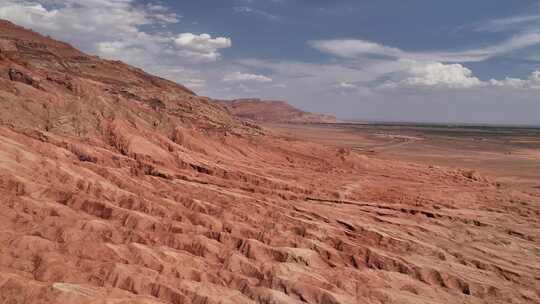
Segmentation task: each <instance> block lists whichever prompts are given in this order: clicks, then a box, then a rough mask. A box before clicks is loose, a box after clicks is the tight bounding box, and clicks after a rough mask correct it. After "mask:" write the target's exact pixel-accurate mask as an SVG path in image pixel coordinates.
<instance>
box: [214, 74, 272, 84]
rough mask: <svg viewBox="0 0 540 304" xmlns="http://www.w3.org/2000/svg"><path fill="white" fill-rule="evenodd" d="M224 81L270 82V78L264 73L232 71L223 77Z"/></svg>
mask: <svg viewBox="0 0 540 304" xmlns="http://www.w3.org/2000/svg"><path fill="white" fill-rule="evenodd" d="M223 81H224V82H238V83H240V82H259V83H263V82H272V78H270V77H266V76H264V75H258V74H249V73H242V72H234V73H231V74H228V75H225V77H223Z"/></svg>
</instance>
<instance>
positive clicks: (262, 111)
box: [219, 99, 337, 123]
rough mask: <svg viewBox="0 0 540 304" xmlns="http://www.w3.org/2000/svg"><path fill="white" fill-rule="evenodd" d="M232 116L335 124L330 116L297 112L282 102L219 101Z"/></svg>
mask: <svg viewBox="0 0 540 304" xmlns="http://www.w3.org/2000/svg"><path fill="white" fill-rule="evenodd" d="M219 103H220V104H221V105H223V106H224V107H226V108H227V109H228V110H229V111H230V112H231V113H232V114H233V115H236V116H238V117H240V118H245V119H251V120H255V121H260V122H274V123H336V122H337V119H336V117H334V116H331V115H325V114H316V113H309V112H305V111H302V110H299V109H297V108H295V107H293V106H291V105H290V104H288V103H286V102H284V101H269V100H260V99H236V100H229V101H226V100H220V101H219Z"/></svg>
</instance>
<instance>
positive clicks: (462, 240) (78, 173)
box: [0, 22, 540, 304]
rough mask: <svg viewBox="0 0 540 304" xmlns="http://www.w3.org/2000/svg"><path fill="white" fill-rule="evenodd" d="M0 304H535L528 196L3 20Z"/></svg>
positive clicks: (539, 202) (539, 197) (539, 253)
mask: <svg viewBox="0 0 540 304" xmlns="http://www.w3.org/2000/svg"><path fill="white" fill-rule="evenodd" d="M0 206H1V208H2V212H1V213H0V231H1V233H0V303H18V304H19V303H68V304H69V303H96V304H97V303H100V304H101V303H107V304H113V303H115V304H117V303H126V304H127V303H320V304H323V303H325V304H326V303H505V304H506V303H539V302H540V287H539V286H540V284H539V283H540V245H539V241H540V224H539V222H538V218H539V216H540V194H539V193H538V192H530V193H524V192H520V191H518V190H516V189H515V188H513V186H512V185H511V184H498V183H496V182H494V181H492V180H490V179H489V178H485V177H483V176H480V175H479V174H477V173H475V172H470V171H468V170H449V169H445V168H442V167H428V166H424V165H416V164H411V163H402V162H390V161H382V160H377V159H370V158H366V157H362V156H359V155H357V154H355V153H354V152H351V151H349V150H346V149H337V148H329V147H324V146H321V145H316V144H311V143H308V142H303V141H299V140H291V139H288V138H281V137H277V136H275V135H273V134H272V132H270V131H267V130H264V129H261V128H259V127H258V126H256V125H252V124H250V123H246V122H242V121H240V120H238V119H237V118H234V117H233V116H231V115H230V114H229V113H228V112H227V111H225V109H224V108H223V107H221V106H218V105H216V104H215V103H214V102H213V101H210V100H209V99H207V98H204V97H199V96H196V95H194V94H193V93H192V92H191V91H189V90H188V89H186V88H185V87H183V86H181V85H177V84H174V83H172V82H170V81H166V80H163V79H160V78H157V77H154V76H151V75H148V74H146V73H144V72H143V71H141V70H139V69H136V68H133V67H130V66H128V65H126V64H123V63H121V62H115V61H106V60H102V59H99V58H97V57H94V56H89V55H86V54H83V53H81V52H79V51H77V50H76V49H74V48H72V47H71V46H69V45H67V44H64V43H60V42H57V41H54V40H52V39H49V38H45V37H42V36H40V35H38V34H36V33H34V32H31V31H29V30H25V29H22V28H20V27H17V26H15V25H13V24H11V23H8V22H1V23H0Z"/></svg>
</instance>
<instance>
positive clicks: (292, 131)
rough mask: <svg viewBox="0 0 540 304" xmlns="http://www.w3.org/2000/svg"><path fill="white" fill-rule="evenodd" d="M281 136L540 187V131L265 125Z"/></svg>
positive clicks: (365, 125) (344, 124) (481, 128)
mask: <svg viewBox="0 0 540 304" xmlns="http://www.w3.org/2000/svg"><path fill="white" fill-rule="evenodd" d="M265 125H266V126H267V127H269V128H270V129H273V130H275V131H277V133H278V134H281V135H283V136H289V137H293V138H298V139H305V140H309V141H313V142H317V143H321V144H324V145H330V146H335V147H343V148H350V149H352V150H354V151H356V152H358V153H360V154H363V155H366V156H369V157H373V158H378V159H388V160H401V161H410V162H415V163H421V164H425V165H428V166H430V165H431V166H445V167H453V168H468V169H470V170H474V171H477V173H478V174H485V175H489V176H490V177H491V178H494V179H496V180H497V181H500V182H508V183H512V184H521V185H523V186H524V187H529V188H536V189H540V128H533V127H496V126H445V125H427V124H425V125H422V124H419V125H413V124H401V125H400V124H397V123H396V124H381V123H373V124H355V123H334V124H328V123H321V124H285V123H281V124H278V123H273V124H272V123H267V124H265Z"/></svg>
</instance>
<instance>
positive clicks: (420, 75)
mask: <svg viewBox="0 0 540 304" xmlns="http://www.w3.org/2000/svg"><path fill="white" fill-rule="evenodd" d="M406 64H408V65H410V67H409V68H408V69H407V70H406V71H405V73H406V75H407V76H405V78H404V79H402V80H400V81H397V82H391V83H388V84H386V86H387V87H446V88H472V87H477V86H481V85H484V82H482V81H481V80H480V79H478V78H477V77H475V76H474V75H473V73H472V71H471V70H470V69H468V68H466V67H464V66H463V65H461V64H457V63H456V64H444V63H440V62H430V63H424V62H415V61H409V62H406Z"/></svg>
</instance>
